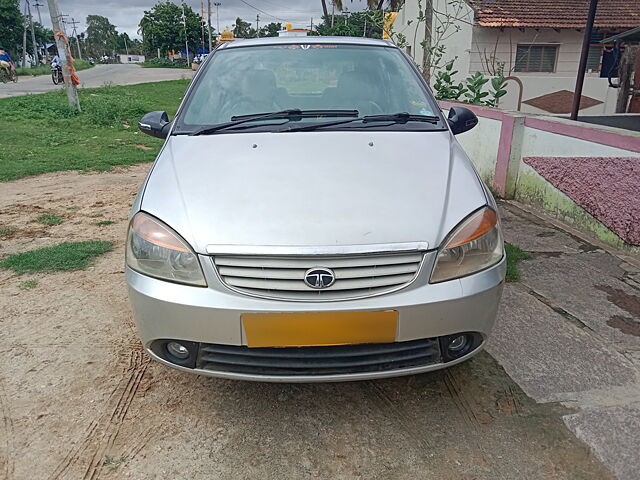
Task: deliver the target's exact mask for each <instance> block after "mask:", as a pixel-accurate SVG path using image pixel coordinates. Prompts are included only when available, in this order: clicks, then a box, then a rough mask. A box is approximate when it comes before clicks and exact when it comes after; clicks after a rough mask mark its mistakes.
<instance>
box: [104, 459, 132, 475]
mask: <svg viewBox="0 0 640 480" xmlns="http://www.w3.org/2000/svg"><path fill="white" fill-rule="evenodd" d="M126 461H127V456H126V455H122V456H120V457H112V456H111V455H105V456H104V460H103V462H102V464H103V465H104V466H105V467H107V468H108V469H109V471H111V472H115V471H116V470H118V467H119V466H120V464H121V463H124V462H126Z"/></svg>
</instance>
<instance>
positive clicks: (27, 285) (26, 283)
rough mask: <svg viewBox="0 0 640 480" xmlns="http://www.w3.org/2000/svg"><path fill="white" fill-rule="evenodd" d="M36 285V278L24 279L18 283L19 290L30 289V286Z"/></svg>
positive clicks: (34, 286)
mask: <svg viewBox="0 0 640 480" xmlns="http://www.w3.org/2000/svg"><path fill="white" fill-rule="evenodd" d="M37 286H38V280H33V279H32V280H25V281H24V282H22V283H20V285H18V288H19V289H20V290H31V289H32V288H36V287H37Z"/></svg>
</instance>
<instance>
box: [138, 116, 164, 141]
mask: <svg viewBox="0 0 640 480" xmlns="http://www.w3.org/2000/svg"><path fill="white" fill-rule="evenodd" d="M138 128H139V129H140V131H142V132H144V133H146V134H147V135H151V136H152V137H157V138H167V135H168V134H169V130H170V129H171V122H170V121H169V116H168V115H167V112H161V111H157V112H150V113H147V114H146V115H145V116H144V117H142V118H141V119H140V121H139V122H138Z"/></svg>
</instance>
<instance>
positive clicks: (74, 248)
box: [0, 240, 113, 274]
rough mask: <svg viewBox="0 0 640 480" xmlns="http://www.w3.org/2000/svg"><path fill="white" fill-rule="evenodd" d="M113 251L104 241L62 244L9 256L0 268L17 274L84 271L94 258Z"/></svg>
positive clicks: (0, 261) (0, 264) (108, 243)
mask: <svg viewBox="0 0 640 480" xmlns="http://www.w3.org/2000/svg"><path fill="white" fill-rule="evenodd" d="M112 249H113V243H111V242H104V241H95V240H92V241H87V242H64V243H61V244H59V245H56V246H55V247H45V248H39V249H37V250H30V251H28V252H22V253H16V254H14V255H9V256H8V257H6V258H3V259H2V260H0V268H6V269H11V270H13V271H14V272H15V273H17V274H22V273H33V272H55V271H60V270H63V271H64V270H84V269H86V268H87V267H88V266H89V265H90V264H91V261H92V260H93V258H94V257H97V256H98V255H102V254H103V253H106V252H109V251H111V250H112Z"/></svg>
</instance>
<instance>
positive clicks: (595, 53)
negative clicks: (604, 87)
mask: <svg viewBox="0 0 640 480" xmlns="http://www.w3.org/2000/svg"><path fill="white" fill-rule="evenodd" d="M601 58H602V46H600V45H591V46H590V47H589V55H588V57H587V71H589V70H591V71H592V72H599V71H600V59H601Z"/></svg>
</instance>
